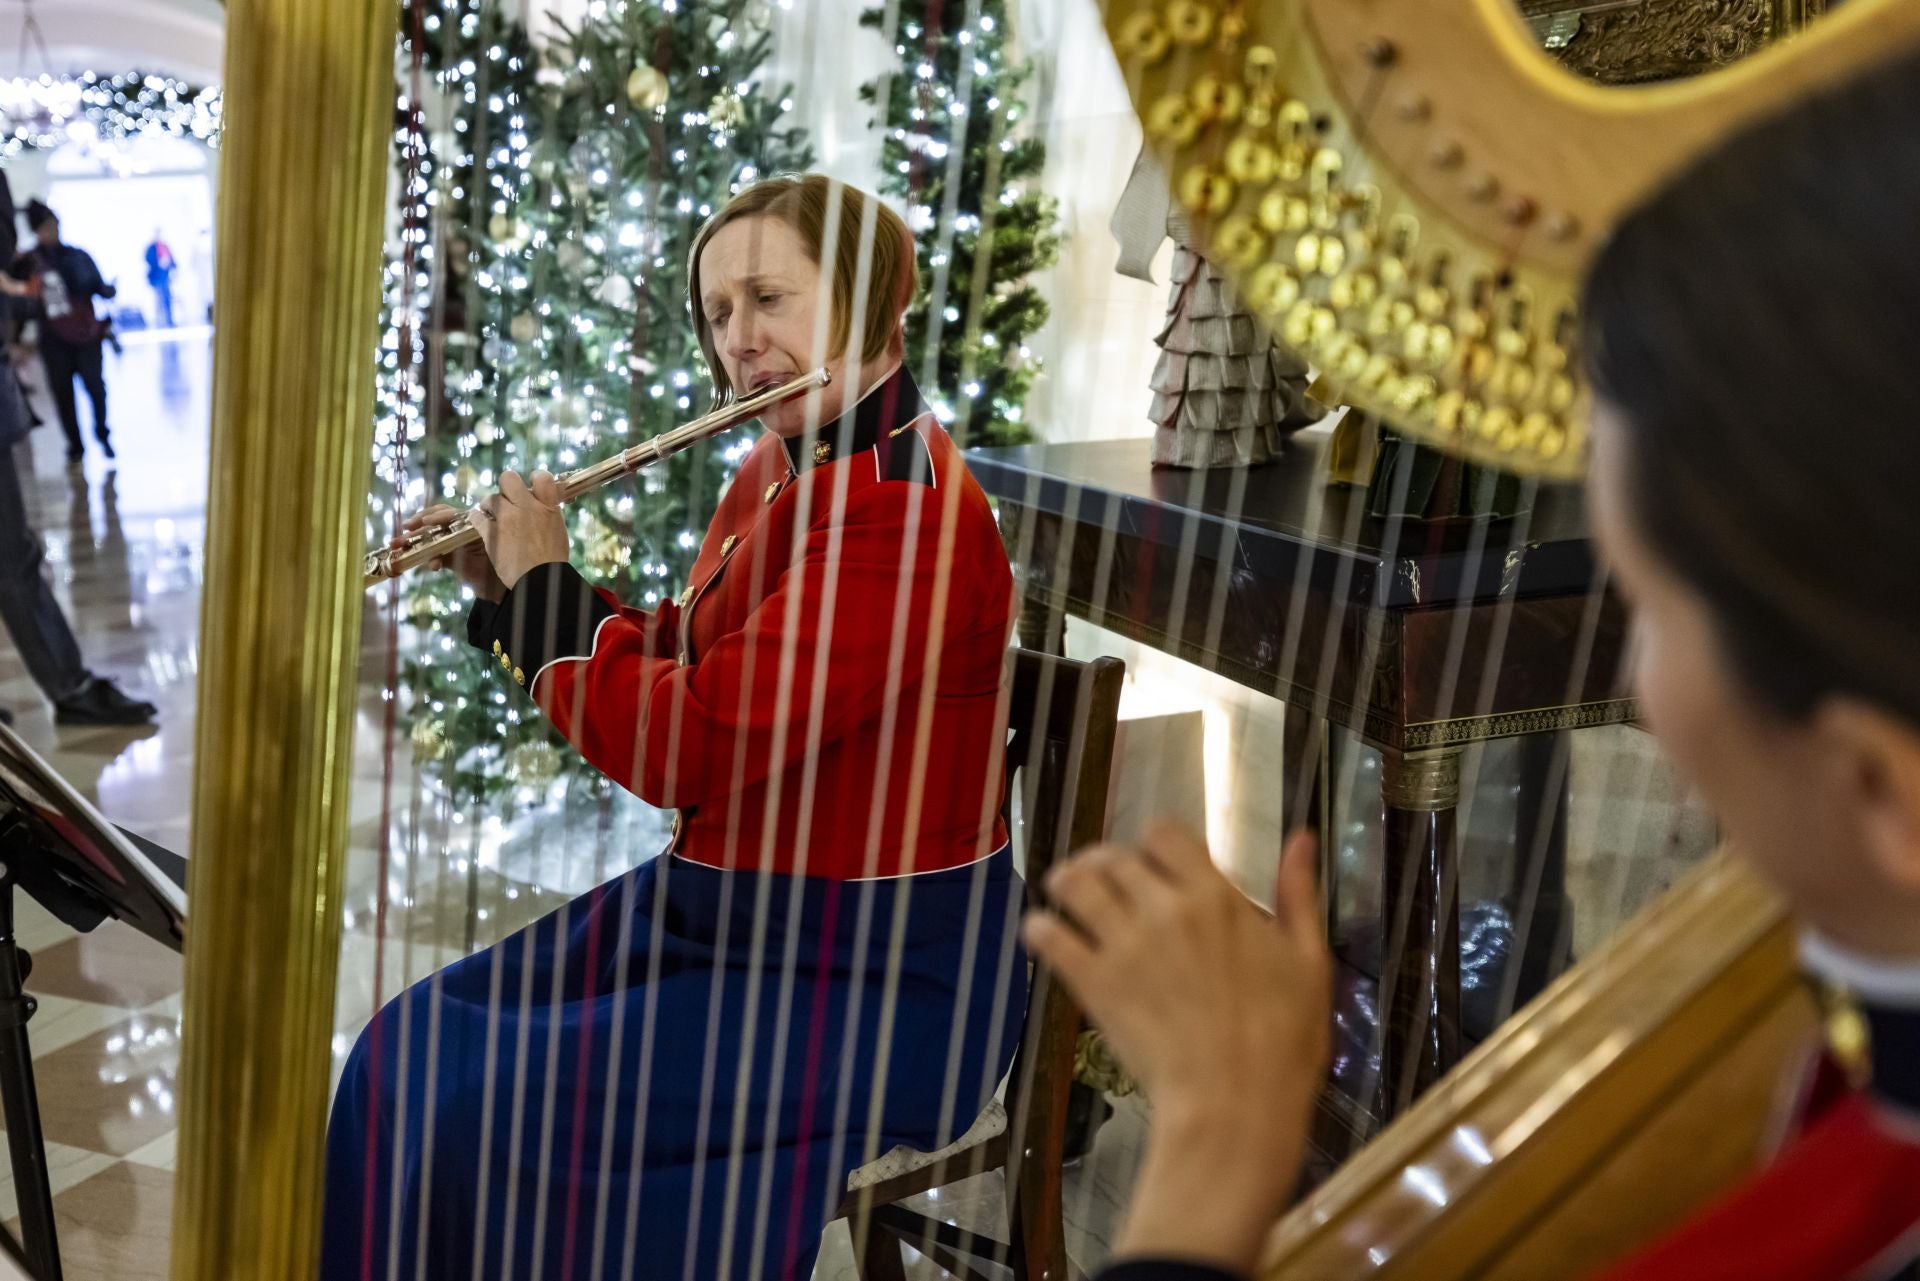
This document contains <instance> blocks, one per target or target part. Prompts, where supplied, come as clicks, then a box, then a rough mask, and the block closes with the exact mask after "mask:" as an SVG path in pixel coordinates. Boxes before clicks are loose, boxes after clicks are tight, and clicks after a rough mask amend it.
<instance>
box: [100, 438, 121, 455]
mask: <svg viewBox="0 0 1920 1281" xmlns="http://www.w3.org/2000/svg"><path fill="white" fill-rule="evenodd" d="M98 440H99V441H100V452H101V453H103V454H105V455H106V456H107V457H108V458H114V457H117V456H118V455H116V454H115V453H114V452H113V442H112V441H110V440H108V439H107V438H106V436H105V435H104V434H103V435H101V436H99V437H98Z"/></svg>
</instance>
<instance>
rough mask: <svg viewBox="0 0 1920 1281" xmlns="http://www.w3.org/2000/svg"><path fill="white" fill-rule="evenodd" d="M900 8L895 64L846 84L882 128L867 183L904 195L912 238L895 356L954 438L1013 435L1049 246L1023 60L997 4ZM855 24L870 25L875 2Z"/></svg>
mask: <svg viewBox="0 0 1920 1281" xmlns="http://www.w3.org/2000/svg"><path fill="white" fill-rule="evenodd" d="M909 8H910V9H911V11H912V12H913V14H914V15H915V16H914V18H912V19H902V20H901V21H900V24H899V29H898V30H897V31H896V32H895V33H894V35H895V41H894V46H893V48H894V53H895V55H896V56H897V57H898V58H899V59H900V67H899V70H898V71H896V72H894V73H892V74H890V75H887V76H882V77H880V78H879V79H876V80H873V81H869V82H868V83H867V84H865V85H863V86H862V87H861V90H860V96H861V99H862V100H863V101H865V102H866V103H868V104H869V105H872V106H874V107H877V108H879V110H880V118H879V119H878V120H876V121H875V122H874V123H875V126H876V127H878V128H881V129H882V130H884V141H883V143H882V156H881V161H882V176H881V180H880V190H881V192H882V193H883V194H885V195H889V196H894V197H897V198H900V199H902V200H904V201H906V203H907V206H908V216H909V222H910V225H911V226H912V227H913V229H914V233H915V235H916V236H917V237H918V239H919V243H920V255H919V257H920V288H919V290H918V292H917V293H916V295H915V299H914V306H913V309H912V311H911V312H910V313H909V314H908V318H907V366H908V368H909V369H911V370H912V371H913V372H914V373H915V375H916V376H918V377H919V379H920V382H921V387H922V390H923V391H924V392H925V393H926V394H927V396H928V398H929V399H930V400H931V401H932V402H933V407H934V410H935V412H937V413H938V414H939V415H940V418H941V420H942V421H943V422H945V423H946V424H947V425H948V428H949V430H951V431H952V432H953V433H954V436H955V438H956V439H957V440H958V441H959V442H960V443H961V444H962V445H963V446H965V445H978V444H1018V443H1020V442H1023V441H1026V440H1029V439H1031V436H1032V433H1031V432H1030V431H1029V429H1028V426H1027V422H1026V417H1025V403H1026V397H1027V391H1028V389H1029V388H1030V387H1031V386H1032V385H1033V379H1034V376H1035V375H1036V374H1037V373H1038V372H1039V363H1038V361H1037V360H1036V359H1035V358H1034V356H1033V354H1032V352H1031V351H1030V349H1029V348H1028V346H1027V340H1028V339H1029V338H1030V337H1032V335H1033V334H1034V332H1035V331H1037V330H1038V329H1039V328H1040V326H1041V325H1043V324H1045V323H1046V320H1047V303H1046V299H1044V298H1043V297H1041V295H1040V291H1039V290H1038V289H1036V288H1035V287H1034V286H1033V285H1032V284H1031V283H1030V281H1029V277H1030V276H1031V275H1032V274H1033V273H1034V272H1036V271H1039V270H1041V269H1043V268H1046V267H1049V266H1051V265H1052V264H1053V263H1054V261H1055V260H1056V259H1057V258H1058V257H1059V251H1060V223H1059V202H1058V201H1056V200H1055V199H1054V198H1053V197H1051V196H1049V195H1046V194H1045V193H1043V192H1042V191H1041V190H1040V188H1039V186H1038V179H1039V176H1040V172H1041V170H1042V168H1043V167H1044V166H1045V164H1046V146H1045V144H1044V143H1043V142H1041V141H1040V140H1039V139H1038V138H1036V137H1033V136H1032V135H1031V134H1030V133H1028V132H1026V131H1025V130H1023V129H1022V128H1021V127H1020V125H1021V121H1022V119H1023V118H1024V116H1025V114H1026V111H1025V105H1024V103H1023V100H1022V99H1023V91H1024V88H1025V86H1026V83H1027V81H1028V80H1029V79H1030V78H1031V77H1032V75H1033V65H1032V63H1031V62H1028V61H1026V60H1023V59H1020V58H1018V57H1016V56H1014V54H1013V52H1012V51H1011V50H1010V48H1009V31H1008V26H1007V5H1006V3H1005V0H938V2H937V3H933V4H929V5H926V6H924V7H923V6H920V5H914V6H909ZM860 22H861V25H863V26H866V27H871V28H874V29H876V30H882V31H883V34H884V30H883V27H884V23H885V14H884V12H883V11H882V10H881V9H878V8H874V9H868V10H867V11H866V12H864V13H863V14H862V15H861V17H860Z"/></svg>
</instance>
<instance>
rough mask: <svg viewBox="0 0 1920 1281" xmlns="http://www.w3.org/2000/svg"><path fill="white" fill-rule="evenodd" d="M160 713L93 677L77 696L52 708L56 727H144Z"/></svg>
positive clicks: (106, 682) (108, 682) (153, 707)
mask: <svg viewBox="0 0 1920 1281" xmlns="http://www.w3.org/2000/svg"><path fill="white" fill-rule="evenodd" d="M159 710H160V709H159V708H157V707H155V706H154V705H153V704H152V703H143V702H140V701H139V700H138V699H132V698H128V697H127V696H126V695H125V694H122V693H121V692H120V691H119V690H118V689H116V688H114V685H113V682H112V681H107V680H102V679H101V678H100V677H98V676H95V677H93V678H91V679H90V680H88V681H87V683H86V684H85V685H82V686H81V687H80V692H79V693H77V694H75V695H73V696H72V697H70V698H65V699H62V700H61V701H59V702H58V703H55V704H54V705H53V723H54V724H56V725H145V724H147V723H148V722H149V721H151V720H152V719H153V718H154V715H155V713H157V712H158V711H159Z"/></svg>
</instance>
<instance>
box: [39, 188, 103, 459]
mask: <svg viewBox="0 0 1920 1281" xmlns="http://www.w3.org/2000/svg"><path fill="white" fill-rule="evenodd" d="M27 226H28V227H29V228H31V229H32V231H33V234H34V238H35V240H36V241H37V242H38V243H37V244H36V245H35V246H34V247H33V248H32V249H31V250H29V251H28V252H27V253H26V254H25V255H24V265H25V266H26V268H27V284H28V288H29V290H31V291H32V293H33V295H34V297H35V298H36V299H37V300H38V306H37V307H36V308H35V310H34V319H36V320H37V321H39V330H40V335H39V339H40V363H41V364H42V365H43V366H45V368H46V371H47V385H48V386H49V387H50V388H51V389H52V391H53V405H54V409H55V410H56V411H58V413H59V415H60V426H61V428H62V430H64V431H65V432H66V433H67V461H68V462H69V463H77V462H79V461H80V460H81V458H82V457H83V456H84V454H85V450H84V448H83V446H82V442H81V437H80V407H79V405H78V403H77V402H76V400H75V398H74V394H73V380H74V379H76V378H78V379H79V380H80V382H81V383H82V385H84V386H85V387H86V389H87V398H88V399H89V400H90V401H91V402H92V403H93V437H94V439H95V440H97V441H98V442H99V443H100V452H101V453H103V454H105V455H106V456H107V457H108V458H112V457H113V456H114V453H113V441H112V438H111V433H110V432H109V430H108V427H107V380H106V374H105V370H104V366H103V361H104V354H103V349H104V347H105V344H106V340H107V334H108V327H107V322H106V321H105V320H103V319H102V318H101V317H100V316H99V315H98V314H97V313H95V311H94V309H93V300H94V299H95V298H112V297H114V296H115V294H116V293H118V292H119V291H118V290H116V289H115V288H114V286H112V285H110V284H108V283H107V282H106V280H105V279H104V278H103V277H102V276H101V275H100V268H99V266H98V265H97V264H96V263H95V262H94V261H93V256H92V255H91V254H89V253H87V251H86V250H84V249H80V248H78V247H76V246H74V245H69V244H67V243H66V242H65V241H63V240H61V239H60V219H59V217H58V216H57V215H56V214H55V213H54V212H53V210H51V209H49V208H48V207H47V206H46V205H45V204H43V203H42V202H40V201H38V200H30V201H28V202H27Z"/></svg>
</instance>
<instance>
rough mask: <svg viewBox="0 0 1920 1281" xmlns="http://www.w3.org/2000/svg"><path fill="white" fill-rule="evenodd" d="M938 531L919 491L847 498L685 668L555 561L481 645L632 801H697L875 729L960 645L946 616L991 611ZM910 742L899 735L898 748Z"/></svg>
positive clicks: (945, 516)
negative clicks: (731, 627) (496, 652)
mask: <svg viewBox="0 0 1920 1281" xmlns="http://www.w3.org/2000/svg"><path fill="white" fill-rule="evenodd" d="M952 520H953V514H952V513H951V512H947V511H946V510H945V504H943V503H942V502H941V501H940V499H939V496H938V494H937V491H935V490H932V489H930V488H928V487H926V486H921V485H909V484H891V483H889V484H880V485H874V486H870V487H868V488H865V489H862V490H859V491H858V492H856V493H854V494H852V495H850V496H849V498H848V499H847V503H846V507H845V508H844V510H843V511H842V512H841V513H840V516H839V518H838V519H837V520H836V521H834V522H832V523H822V524H821V525H819V526H816V527H815V528H813V529H812V530H810V531H809V532H808V535H807V538H806V541H805V543H804V544H803V545H802V546H801V547H800V549H799V552H798V554H797V556H796V558H795V559H794V560H793V562H792V563H790V564H789V565H788V566H787V567H786V569H785V570H784V572H783V573H782V574H781V576H780V579H779V581H778V582H777V584H776V585H775V588H774V590H773V591H772V592H771V593H770V594H769V595H768V596H767V597H766V598H765V599H764V600H762V601H761V602H760V604H759V605H758V607H756V608H755V610H754V612H753V613H752V614H750V615H749V616H748V617H747V620H746V623H745V625H744V626H742V627H741V628H739V629H738V630H736V631H732V632H728V633H727V634H726V635H724V636H722V637H721V638H720V639H719V640H718V641H716V642H715V643H714V644H713V645H712V646H711V647H710V648H709V649H708V651H707V652H706V653H704V654H701V655H699V656H698V657H697V660H696V661H695V662H693V663H690V664H685V665H683V664H681V663H679V662H678V661H677V660H676V659H673V658H667V657H664V656H661V654H660V653H659V651H658V648H657V642H656V641H654V640H653V639H652V638H650V637H649V636H648V635H647V632H646V629H645V628H644V626H642V625H639V624H636V623H635V622H634V620H632V619H631V618H629V617H628V616H626V615H624V614H622V613H620V612H619V611H618V610H616V609H615V608H614V607H613V606H612V605H611V604H610V603H609V602H608V601H607V600H606V599H605V598H603V597H602V596H600V595H599V594H598V593H596V592H594V591H593V590H592V589H591V588H589V587H588V586H587V585H586V583H585V581H584V580H583V579H581V578H580V576H579V574H578V573H576V572H575V571H574V569H573V568H572V566H570V565H566V564H552V565H543V566H541V567H539V568H538V569H535V570H532V571H530V572H529V573H528V574H527V575H526V576H525V577H524V578H523V579H521V581H520V582H519V583H517V584H515V586H514V588H513V590H512V591H511V592H509V593H508V596H507V599H506V600H505V601H503V602H502V604H501V608H500V610H499V611H498V614H497V616H496V619H495V623H494V627H495V632H496V639H498V640H499V641H500V643H501V645H502V651H503V653H504V654H505V655H506V656H507V657H508V658H509V659H510V661H511V664H512V665H513V667H514V668H515V669H517V670H519V671H522V672H524V675H525V679H526V683H527V686H528V688H529V690H530V692H531V693H532V694H533V697H534V700H535V702H537V703H538V704H539V706H540V709H541V710H542V711H543V712H544V713H545V714H546V715H547V716H548V718H549V719H551V720H552V721H553V723H554V725H555V726H556V727H557V728H559V730H560V731H561V733H563V734H565V735H566V737H567V738H568V740H569V741H571V742H572V743H573V744H574V745H575V746H576V747H578V748H579V749H580V752H581V754H582V755H584V756H585V757H586V758H587V759H588V760H589V761H591V762H593V764H594V765H596V766H597V767H599V768H600V769H601V770H602V771H604V772H605V773H606V774H607V775H608V776H609V777H611V778H612V779H613V780H614V781H615V782H618V783H621V784H622V785H624V786H626V787H628V788H629V789H630V790H632V791H634V792H636V793H638V794H639V795H640V796H641V797H642V798H643V799H644V800H646V801H648V802H649V803H650V804H654V805H658V806H662V807H674V806H689V805H699V804H701V803H703V802H706V801H709V800H713V799H716V798H718V797H722V796H726V795H729V794H730V793H732V792H734V791H737V790H738V789H739V788H741V787H743V786H746V785H749V784H752V783H754V782H758V781H760V780H762V779H765V778H767V777H768V776H770V775H772V774H773V773H775V772H776V771H779V770H783V769H785V768H786V767H787V766H789V765H791V764H793V763H794V762H795V761H797V760H799V759H800V758H801V757H803V756H804V755H805V754H806V753H807V752H808V751H809V750H811V749H812V748H814V747H817V746H818V745H820V744H825V743H830V742H833V741H835V740H836V739H837V738H839V737H840V736H841V735H842V734H844V733H846V732H847V731H848V730H850V729H852V728H854V727H857V726H859V725H862V724H864V723H866V722H868V721H871V720H873V719H876V718H878V717H879V716H880V714H881V709H882V705H883V704H884V703H885V702H886V700H887V699H888V698H889V697H890V696H894V697H897V696H898V695H899V694H901V693H904V692H907V691H911V690H913V689H916V688H918V687H919V685H920V678H921V677H922V675H923V674H926V673H928V672H931V671H934V670H936V669H937V667H938V664H939V656H940V653H941V651H942V648H943V645H944V644H945V643H948V642H951V643H956V644H958V643H967V642H971V641H974V639H975V638H971V637H965V638H961V637H958V636H956V635H955V634H954V633H955V632H956V630H961V629H964V627H965V626H966V625H967V624H965V623H961V622H960V620H962V619H966V620H973V619H978V618H986V617H990V618H995V619H998V618H1000V616H1001V615H1000V614H999V613H997V612H994V611H985V612H982V611H979V610H977V609H975V608H973V603H974V602H973V601H972V597H973V596H974V595H975V594H977V590H978V589H977V587H976V585H975V584H974V582H973V579H972V577H971V576H970V571H969V569H968V566H969V565H970V564H972V563H973V558H970V557H969V556H967V555H966V554H964V552H963V553H961V554H955V553H954V549H953V547H952V546H951V544H952V540H953V533H952V525H951V524H948V525H947V527H946V531H945V536H943V521H947V522H951V521H952ZM995 550H996V551H997V550H998V548H997V546H996V548H995ZM950 607H951V608H950ZM950 619H951V620H954V621H953V623H952V624H950V623H949V620H950ZM1005 639H1006V638H1005V637H1004V636H997V635H996V636H994V637H992V638H991V639H990V640H989V641H988V643H990V644H992V645H994V646H996V647H997V646H1000V645H1003V644H1004V643H1005ZM930 641H931V642H934V643H933V644H932V652H931V653H929V652H928V651H929V644H930ZM912 733H913V731H912V727H911V726H904V725H903V727H902V729H901V735H902V737H901V742H902V744H903V745H905V744H907V743H909V742H911V741H912Z"/></svg>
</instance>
